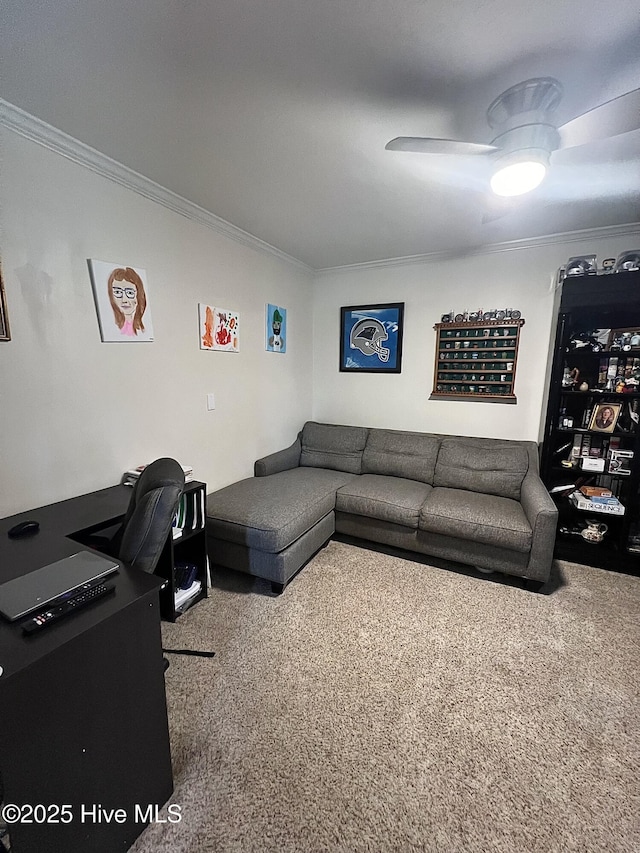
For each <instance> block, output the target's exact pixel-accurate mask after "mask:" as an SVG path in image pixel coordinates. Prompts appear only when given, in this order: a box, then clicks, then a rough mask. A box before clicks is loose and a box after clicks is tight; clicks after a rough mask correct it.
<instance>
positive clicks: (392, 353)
mask: <svg viewBox="0 0 640 853" xmlns="http://www.w3.org/2000/svg"><path fill="white" fill-rule="evenodd" d="M403 329H404V302H386V303H377V304H370V305H350V306H346V307H343V308H341V309H340V371H341V372H350V373H401V371H402V336H403Z"/></svg>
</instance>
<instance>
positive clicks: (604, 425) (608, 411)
mask: <svg viewBox="0 0 640 853" xmlns="http://www.w3.org/2000/svg"><path fill="white" fill-rule="evenodd" d="M621 408H622V403H598V405H597V406H596V407H595V408H594V410H593V414H592V415H591V421H590V423H589V429H592V430H595V431H596V432H613V431H614V429H615V427H616V424H617V422H618V417H619V416H620V409H621Z"/></svg>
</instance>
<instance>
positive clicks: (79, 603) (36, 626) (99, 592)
mask: <svg viewBox="0 0 640 853" xmlns="http://www.w3.org/2000/svg"><path fill="white" fill-rule="evenodd" d="M115 588H116V585H115V583H98V584H96V585H95V586H93V587H91V588H90V589H84V590H83V591H82V592H80V593H78V595H74V596H72V597H71V598H68V599H67V600H66V601H63V602H62V603H61V604H55V605H53V606H52V607H48V608H47V609H46V610H43V611H42V612H41V613H36V614H35V615H34V616H32V617H31V618H29V619H27V621H26V622H23V623H22V630H23V631H24V633H25V634H33V633H35V632H36V631H41V630H42V629H43V628H46V627H47V625H51V624H52V623H53V622H57V621H58V620H59V619H64V617H65V616H69V615H70V614H71V613H75V612H76V610H80V608H81V607H85V606H86V605H87V604H91V602H92V601H95V600H96V599H98V598H102V597H103V596H105V595H109V593H111V592H113V591H114V590H115Z"/></svg>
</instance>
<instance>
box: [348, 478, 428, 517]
mask: <svg viewBox="0 0 640 853" xmlns="http://www.w3.org/2000/svg"><path fill="white" fill-rule="evenodd" d="M432 488H433V487H432V486H429V485H427V483H418V482H417V481H416V480H405V479H403V478H402V477H385V476H382V475H380V474H362V475H361V476H360V477H356V478H354V479H353V480H351V481H350V482H349V483H347V484H346V486H342V487H341V488H340V489H338V492H337V494H336V510H338V511H339V512H348V513H351V514H353V515H365V516H368V517H369V518H376V519H379V520H380V521H390V522H393V523H394V524H402V525H403V526H404V527H411V528H413V529H414V530H416V529H417V528H418V517H419V515H420V507H421V506H422V504H423V503H424V501H425V500H426V498H427V495H428V494H429V492H431V491H432Z"/></svg>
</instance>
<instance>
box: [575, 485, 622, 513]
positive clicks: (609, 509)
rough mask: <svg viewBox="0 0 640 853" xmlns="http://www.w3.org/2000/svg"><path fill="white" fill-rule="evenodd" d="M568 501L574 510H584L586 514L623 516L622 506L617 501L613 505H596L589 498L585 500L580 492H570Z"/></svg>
mask: <svg viewBox="0 0 640 853" xmlns="http://www.w3.org/2000/svg"><path fill="white" fill-rule="evenodd" d="M569 500H570V501H571V503H572V504H573V505H574V506H575V507H576V509H581V510H585V511H586V512H601V513H605V514H608V515H624V512H625V509H624V506H623V505H622V504H621V503H620V501H618V500H617V499H615V500H616V502H615V503H608V504H603V503H596V502H595V501H592V500H591V499H590V498H586V497H585V496H584V495H583V494H582V493H581V492H580V491H577V490H576V491H575V492H572V493H571V494H570V495H569Z"/></svg>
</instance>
